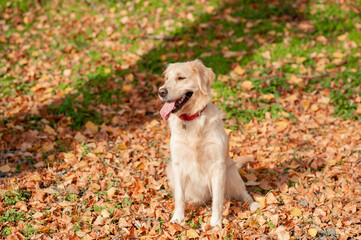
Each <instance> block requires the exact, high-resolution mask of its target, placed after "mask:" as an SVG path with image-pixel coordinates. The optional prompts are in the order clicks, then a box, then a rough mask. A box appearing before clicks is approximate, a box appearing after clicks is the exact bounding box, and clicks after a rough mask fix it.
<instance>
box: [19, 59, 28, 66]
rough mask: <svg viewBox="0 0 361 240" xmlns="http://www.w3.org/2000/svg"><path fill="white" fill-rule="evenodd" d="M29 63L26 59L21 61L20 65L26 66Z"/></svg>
mask: <svg viewBox="0 0 361 240" xmlns="http://www.w3.org/2000/svg"><path fill="white" fill-rule="evenodd" d="M27 63H28V60H26V59H21V60H20V61H19V64H20V65H25V64H27Z"/></svg>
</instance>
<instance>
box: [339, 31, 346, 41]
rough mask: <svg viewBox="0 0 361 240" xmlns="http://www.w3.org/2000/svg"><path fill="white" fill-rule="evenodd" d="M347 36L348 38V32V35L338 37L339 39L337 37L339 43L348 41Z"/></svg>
mask: <svg viewBox="0 0 361 240" xmlns="http://www.w3.org/2000/svg"><path fill="white" fill-rule="evenodd" d="M347 36H348V32H346V33H344V34H342V35H340V36H338V37H337V40H339V41H345V40H346V39H347Z"/></svg>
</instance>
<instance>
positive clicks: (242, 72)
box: [233, 65, 246, 76]
mask: <svg viewBox="0 0 361 240" xmlns="http://www.w3.org/2000/svg"><path fill="white" fill-rule="evenodd" d="M233 71H234V72H235V73H237V74H238V75H240V76H242V75H243V74H245V73H246V70H244V69H243V68H242V67H241V66H239V65H237V67H235V68H234V69H233Z"/></svg>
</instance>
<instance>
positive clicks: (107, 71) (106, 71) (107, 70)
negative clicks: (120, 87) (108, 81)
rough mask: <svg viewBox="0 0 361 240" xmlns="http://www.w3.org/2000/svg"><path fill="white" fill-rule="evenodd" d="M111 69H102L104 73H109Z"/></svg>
mask: <svg viewBox="0 0 361 240" xmlns="http://www.w3.org/2000/svg"><path fill="white" fill-rule="evenodd" d="M111 71H112V70H111V69H110V68H106V69H104V73H111Z"/></svg>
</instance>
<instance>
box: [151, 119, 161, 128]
mask: <svg viewBox="0 0 361 240" xmlns="http://www.w3.org/2000/svg"><path fill="white" fill-rule="evenodd" d="M149 125H150V126H151V127H155V126H157V125H159V122H158V121H157V120H155V119H154V120H153V121H151V122H150V123H149Z"/></svg>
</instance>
